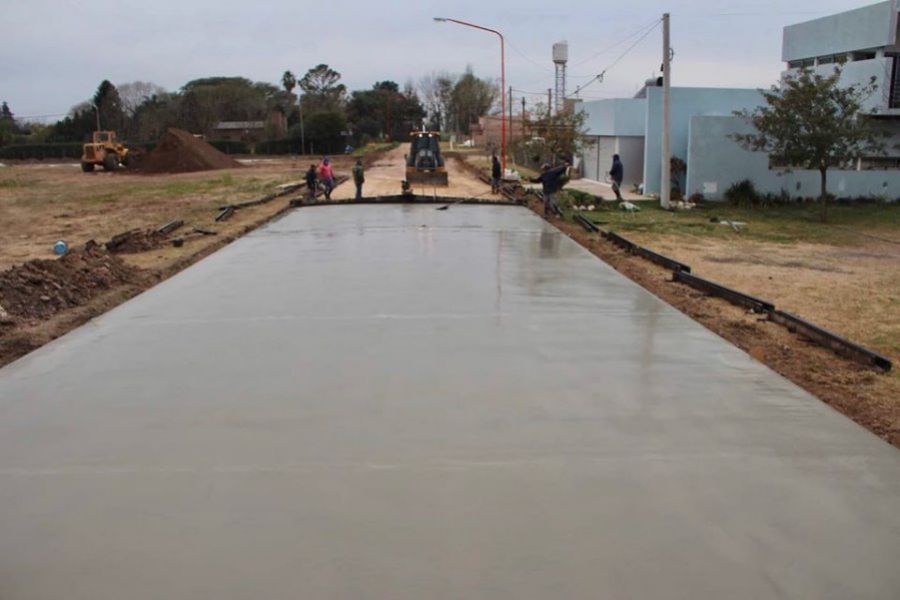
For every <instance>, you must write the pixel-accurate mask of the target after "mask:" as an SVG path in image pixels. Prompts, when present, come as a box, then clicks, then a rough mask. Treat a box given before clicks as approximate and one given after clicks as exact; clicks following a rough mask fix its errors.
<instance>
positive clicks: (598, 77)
mask: <svg viewBox="0 0 900 600" xmlns="http://www.w3.org/2000/svg"><path fill="white" fill-rule="evenodd" d="M661 22H662V21H660V20H657V21H656V22H655V23H654V24H653V25H652V26H651V27H650V29H648V30H647V31H645V32H644V34H643V35H642V36H641V37H639V38H638V39H637V40H635V42H634V43H633V44H631V45H630V46H629V47H628V49H627V50H625V52H623V53H622V54H620V55H619V57H618V58H617V59H616V60H614V61H613V62H612V63H610V64H609V66H607V67H606V68H605V69H603V70H602V71H601V72H600V74H599V75H597V76H595V77H594V78H593V79H591V80H590V81H588V82H587V83H585V84H582V85H581V86H579V87H578V88H576V89H575V92H573V96H578V93H579V92H581V91H582V90H583V89H584V88H586V87H588V86H589V85H591V84H592V83H594V82H595V81H603V77H604V76H605V75H606V73H607V72H608V71H609V70H610V69H612V68H614V67H615V66H616V65H617V64H619V62H621V60H622V59H623V58H625V56H627V55H628V53H629V52H631V51H632V50H634V49H635V48H636V47H637V45H638V44H640V43H641V42H642V41H644V39H646V38H647V36H648V35H650V34H651V33H652V32H653V30H654V29H656V27H657V25H659V24H660V23H661Z"/></svg>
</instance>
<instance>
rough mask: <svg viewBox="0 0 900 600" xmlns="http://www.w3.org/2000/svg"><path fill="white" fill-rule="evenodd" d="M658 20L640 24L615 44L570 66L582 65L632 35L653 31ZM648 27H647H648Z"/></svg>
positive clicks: (617, 45)
mask: <svg viewBox="0 0 900 600" xmlns="http://www.w3.org/2000/svg"><path fill="white" fill-rule="evenodd" d="M660 21H661V19H653V21H652V22H651V23H649V24H646V25H642V26H641V27H640V28H638V29H637V30H636V31H634V32H632V33H631V34H629V35H628V36H626V37H624V38H622V39H621V40H619V41H618V42H616V43H615V44H612V45H610V46H607V47H606V48H604V49H603V50H600V51H599V52H595V53H594V54H592V55H591V56H589V57H587V58H585V59H584V60H581V61H578V62H577V63H575V64H573V65H572V66H573V67H577V66H580V65H583V64H584V63H586V62H590V61H592V60H594V59H595V58H597V57H598V56H602V55H603V54H606V53H607V52H609V51H610V50H612V49H614V48H617V47H619V46H621V45H622V44H624V43H626V42H628V41H629V40H631V39H632V38H634V37H635V36H637V35H640V34H642V33H644V34H645V35H646V31H653V28H655V27H656V26H657V25H658V24H659V23H660ZM648 28H649V29H648ZM645 30H646V31H645ZM576 77H577V76H576Z"/></svg>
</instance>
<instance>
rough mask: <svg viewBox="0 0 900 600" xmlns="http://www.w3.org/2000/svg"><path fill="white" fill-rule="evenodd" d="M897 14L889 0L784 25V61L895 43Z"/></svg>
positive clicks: (782, 54)
mask: <svg viewBox="0 0 900 600" xmlns="http://www.w3.org/2000/svg"><path fill="white" fill-rule="evenodd" d="M896 27H897V21H896V17H895V16H894V15H892V14H891V3H890V2H879V3H877V4H872V5H870V6H864V7H862V8H858V9H855V10H849V11H846V12H842V13H838V14H835V15H829V16H827V17H822V18H821V19H813V20H812V21H806V22H803V23H797V24H796V25H789V26H787V27H785V28H784V38H783V42H782V45H781V57H782V59H783V60H784V62H789V61H793V60H800V59H804V58H815V57H818V56H825V55H829V54H837V53H840V52H851V51H855V50H866V49H873V48H883V47H885V46H891V45H893V44H894V43H896V39H895V36H896V31H897V29H896Z"/></svg>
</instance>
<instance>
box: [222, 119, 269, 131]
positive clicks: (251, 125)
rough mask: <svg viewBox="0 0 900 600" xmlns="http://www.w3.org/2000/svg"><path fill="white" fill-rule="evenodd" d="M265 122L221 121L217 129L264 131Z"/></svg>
mask: <svg viewBox="0 0 900 600" xmlns="http://www.w3.org/2000/svg"><path fill="white" fill-rule="evenodd" d="M265 126H266V122H265V121H219V122H218V123H217V124H216V129H264V128H265Z"/></svg>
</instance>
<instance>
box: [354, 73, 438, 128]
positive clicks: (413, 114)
mask: <svg viewBox="0 0 900 600" xmlns="http://www.w3.org/2000/svg"><path fill="white" fill-rule="evenodd" d="M347 116H348V120H349V122H350V123H351V125H352V128H353V130H354V132H355V134H356V138H357V140H358V141H360V142H365V141H366V140H367V139H381V138H388V139H406V136H407V135H408V134H409V132H410V131H411V130H413V129H418V126H419V124H420V123H421V121H422V119H423V118H424V116H425V109H424V108H423V107H422V103H421V102H419V97H418V96H417V95H416V93H415V91H414V90H413V89H412V85H406V86H405V87H404V89H403V91H400V86H398V85H397V84H396V83H394V82H393V81H379V82H377V83H376V84H375V85H373V86H372V89H371V90H361V91H356V92H353V94H352V95H351V97H350V101H349V102H348V104H347Z"/></svg>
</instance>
